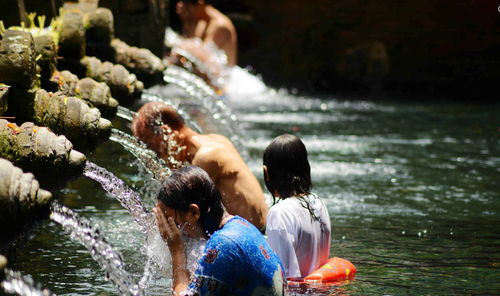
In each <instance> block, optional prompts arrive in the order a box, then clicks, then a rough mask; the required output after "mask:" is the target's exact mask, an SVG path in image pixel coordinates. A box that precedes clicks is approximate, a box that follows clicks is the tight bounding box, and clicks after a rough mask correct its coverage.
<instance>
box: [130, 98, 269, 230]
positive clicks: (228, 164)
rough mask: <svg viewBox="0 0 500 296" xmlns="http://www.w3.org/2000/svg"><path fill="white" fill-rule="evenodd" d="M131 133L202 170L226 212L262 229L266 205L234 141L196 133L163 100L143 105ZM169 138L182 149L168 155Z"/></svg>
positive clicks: (155, 149)
mask: <svg viewBox="0 0 500 296" xmlns="http://www.w3.org/2000/svg"><path fill="white" fill-rule="evenodd" d="M132 133H133V134H134V135H135V136H136V137H138V138H139V139H140V140H141V141H143V142H145V143H146V144H147V145H148V146H149V148H151V149H152V150H154V151H156V152H157V153H158V155H159V156H160V157H161V158H163V159H165V160H167V159H168V157H172V156H173V157H175V158H176V159H177V160H178V161H181V162H183V161H187V162H189V163H190V164H192V165H196V166H199V167H201V168H202V169H204V170H205V171H206V172H207V173H208V175H209V176H210V177H211V178H212V180H213V181H214V183H215V185H216V186H217V188H218V189H219V191H220V192H221V194H222V203H223V204H224V206H225V207H226V210H227V211H228V213H230V214H233V215H239V216H241V217H243V218H245V219H247V220H248V221H250V222H251V223H252V224H253V225H255V227H257V228H258V229H261V230H263V229H264V227H265V225H266V216H267V212H268V207H267V205H266V202H265V199H264V193H263V192H262V189H261V187H260V184H259V182H258V181H257V179H256V178H255V176H254V175H253V173H252V172H251V171H250V169H249V168H248V166H247V165H246V164H245V162H244V160H243V159H242V158H241V156H240V154H239V153H238V151H237V150H236V148H235V147H234V146H233V144H232V143H231V142H230V141H229V140H228V139H227V138H226V137H224V136H222V135H217V134H199V133H197V132H195V131H193V130H192V129H191V128H189V127H188V126H187V125H186V124H185V123H184V120H183V119H182V117H180V116H179V114H178V113H177V111H176V110H175V109H173V108H172V107H170V106H168V105H165V104H162V103H154V102H153V103H147V104H145V105H144V106H142V107H141V108H140V109H139V111H138V113H137V116H136V117H135V118H134V120H133V122H132ZM169 141H176V142H177V143H178V145H179V146H183V148H184V149H182V150H181V151H180V153H177V155H170V153H169V151H168V150H169V149H166V147H168V142H169Z"/></svg>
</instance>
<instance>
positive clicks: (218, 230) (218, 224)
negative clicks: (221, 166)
mask: <svg viewBox="0 0 500 296" xmlns="http://www.w3.org/2000/svg"><path fill="white" fill-rule="evenodd" d="M153 212H154V214H155V216H156V220H157V223H158V227H159V230H160V234H161V236H162V237H163V239H164V240H165V241H166V242H167V245H168V248H169V249H170V254H171V257H172V275H173V283H172V289H173V294H174V295H286V294H287V289H286V279H285V277H284V273H283V270H282V267H281V264H280V261H279V258H278V256H277V255H276V254H275V253H274V252H273V250H272V249H271V248H270V247H269V245H268V243H267V242H266V240H265V239H264V237H263V236H262V234H261V233H260V232H259V231H258V230H257V228H255V227H254V226H253V225H251V224H250V223H249V222H248V221H247V220H245V219H243V218H241V217H239V216H232V215H229V214H228V213H227V212H225V210H224V207H223V206H222V203H221V195H220V193H219V191H218V190H217V188H216V187H215V184H214V183H213V182H212V180H211V179H210V177H209V176H208V174H207V173H206V172H205V171H204V170H202V169H201V168H199V167H196V166H186V167H183V168H180V169H178V170H174V171H173V173H172V175H171V176H170V177H169V178H168V179H166V180H165V181H164V183H163V184H162V186H161V189H160V192H159V194H158V203H157V204H156V207H155V208H154V209H153ZM183 235H185V236H188V237H191V238H205V239H206V238H208V241H207V244H206V246H205V249H204V253H203V256H202V258H201V259H200V260H199V261H198V266H197V268H196V271H195V273H194V275H191V274H190V272H189V270H188V268H187V259H186V247H185V244H184V239H183Z"/></svg>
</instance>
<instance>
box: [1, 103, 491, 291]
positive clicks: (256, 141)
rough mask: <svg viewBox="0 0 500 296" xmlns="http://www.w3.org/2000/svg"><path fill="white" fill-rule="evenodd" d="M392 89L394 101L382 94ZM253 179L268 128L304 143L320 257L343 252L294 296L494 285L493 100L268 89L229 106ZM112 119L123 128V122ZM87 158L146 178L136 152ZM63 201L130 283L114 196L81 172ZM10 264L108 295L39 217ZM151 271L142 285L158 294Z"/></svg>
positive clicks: (71, 245) (58, 231)
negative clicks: (327, 229)
mask: <svg viewBox="0 0 500 296" xmlns="http://www.w3.org/2000/svg"><path fill="white" fill-rule="evenodd" d="M394 99H397V98H394ZM234 107H235V109H236V113H237V114H238V116H239V120H240V122H241V123H242V127H243V130H244V143H246V146H247V148H248V149H249V152H250V155H251V160H250V162H249V165H250V167H251V168H252V170H253V171H254V173H255V174H256V175H257V177H258V178H259V180H261V181H262V173H261V155H262V150H263V149H264V148H265V146H266V145H267V144H268V143H269V142H270V141H271V139H272V138H274V137H275V136H277V135H280V134H282V133H295V134H296V135H298V136H300V137H301V138H302V139H303V140H304V142H305V144H306V147H307V148H308V151H309V157H310V159H309V160H310V162H311V168H312V178H313V183H314V191H315V192H316V193H318V195H319V196H320V197H322V198H323V200H324V202H325V203H326V205H327V207H328V209H329V212H330V216H331V219H332V249H331V256H339V257H343V258H346V259H349V260H350V261H352V262H353V263H354V264H355V265H356V267H357V269H358V273H357V275H356V278H355V279H354V280H353V281H351V282H349V283H342V284H341V285H340V286H329V287H317V288H315V289H311V288H310V287H295V288H293V290H292V292H293V293H294V294H304V295H311V294H314V293H315V294H322V295H327V294H333V295H408V294H412V295H464V294H465V295H471V294H481V295H494V294H500V280H499V279H500V226H499V225H500V182H499V181H500V178H499V176H500V174H499V173H500V148H499V143H500V130H499V128H500V116H499V111H500V108H499V107H500V106H499V105H470V104H455V103H448V104H441V103H429V102H426V103H419V104H417V103H406V104H405V103H398V102H397V101H394V102H380V103H375V102H369V101H344V100H338V99H316V98H297V97H293V96H288V95H286V94H280V93H277V94H273V95H268V96H264V97H259V98H255V101H254V102H248V101H246V102H245V103H238V104H235V106H234ZM114 124H115V125H116V126H118V127H119V128H120V129H122V130H125V131H128V130H127V124H126V122H125V121H124V120H122V119H115V120H114ZM89 159H90V160H91V161H93V162H95V163H96V164H98V165H100V166H102V167H104V168H107V169H108V170H109V171H111V172H113V173H114V174H116V175H117V176H119V177H120V178H122V179H123V180H124V181H125V182H126V183H127V184H128V185H130V186H132V187H134V188H135V189H136V190H137V191H139V192H141V193H142V198H143V200H144V201H145V203H146V204H147V205H148V207H150V206H151V205H152V204H153V203H154V193H155V188H156V183H155V182H152V181H150V180H149V177H148V175H147V174H145V173H144V172H143V170H142V168H141V165H140V164H139V163H138V162H137V160H136V159H135V158H134V157H133V156H131V155H130V154H129V153H128V152H126V151H125V150H124V149H122V148H121V146H119V145H118V144H116V143H112V142H108V143H105V144H103V145H102V146H100V147H99V148H98V149H97V150H96V151H94V152H92V153H91V154H90V156H89ZM59 195H60V201H61V203H63V204H65V205H67V206H68V207H70V208H72V209H74V210H75V211H77V212H78V213H79V214H80V215H81V216H83V217H86V218H88V219H90V220H91V221H92V222H93V223H95V225H97V226H98V227H99V228H100V229H101V230H102V231H103V232H104V234H105V236H106V237H107V238H108V240H109V242H110V243H111V244H112V245H114V246H115V247H116V248H117V249H118V250H119V251H120V252H121V253H122V254H123V257H124V260H125V262H126V264H127V266H126V267H127V270H128V271H129V272H131V273H133V274H134V275H135V276H136V278H137V279H139V278H140V276H141V275H142V272H143V267H144V260H145V256H144V255H143V254H142V253H141V248H143V245H144V237H143V235H142V234H141V232H140V230H139V228H138V227H137V225H135V223H134V221H133V220H132V218H131V217H130V215H129V214H128V213H127V211H126V210H124V209H123V208H122V207H121V206H120V204H119V203H118V202H117V201H116V200H114V199H113V198H112V197H111V196H109V195H107V194H105V193H104V191H103V190H102V189H101V187H100V185H99V184H97V183H96V182H94V181H91V180H88V179H86V178H84V177H81V178H79V179H78V180H75V181H73V182H71V183H70V184H69V185H68V187H67V188H65V189H63V190H61V192H60V193H59ZM9 259H10V262H11V265H10V267H11V268H12V269H15V270H19V271H22V272H23V274H30V275H32V276H33V278H34V279H35V281H37V282H39V283H41V284H42V286H43V287H46V288H48V289H50V290H51V291H52V292H55V293H57V294H61V295H69V294H71V295H89V294H97V295H112V294H117V292H116V290H115V289H114V287H113V286H112V285H111V284H109V283H108V282H107V281H106V280H105V279H104V274H103V272H102V270H101V269H100V267H99V266H98V265H97V264H96V263H95V262H94V261H93V260H92V259H91V257H90V255H89V253H88V251H86V250H85V249H84V248H83V247H81V246H80V245H79V244H78V243H76V242H73V241H71V240H70V238H69V236H68V235H67V234H65V233H64V232H62V228H61V227H60V226H59V225H56V224H55V223H54V222H50V221H44V222H43V223H41V225H39V226H38V227H37V228H35V229H34V230H33V231H32V233H31V234H30V236H29V238H28V239H27V240H25V241H24V242H21V243H19V244H18V246H16V248H15V250H13V251H12V252H11V254H10V258H9ZM169 285H170V284H169V281H168V280H166V279H162V278H161V276H158V279H157V280H155V281H154V282H153V283H152V284H151V287H150V288H149V289H148V290H147V291H146V292H147V294H164V293H166V292H169V290H168V286H169Z"/></svg>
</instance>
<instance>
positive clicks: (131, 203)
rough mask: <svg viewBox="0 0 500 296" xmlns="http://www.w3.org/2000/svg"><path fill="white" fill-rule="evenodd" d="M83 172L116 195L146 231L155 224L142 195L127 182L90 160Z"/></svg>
mask: <svg viewBox="0 0 500 296" xmlns="http://www.w3.org/2000/svg"><path fill="white" fill-rule="evenodd" d="M83 174H84V175H85V176H87V177H89V178H90V179H92V180H95V181H97V182H99V183H100V184H101V186H102V188H103V189H104V190H106V192H108V193H109V194H111V195H112V196H114V197H115V198H116V199H117V200H118V201H119V202H120V204H121V205H122V206H123V207H124V208H125V209H127V210H128V212H129V213H130V215H131V216H132V218H134V220H135V221H136V222H137V224H139V226H141V228H142V230H143V232H144V233H147V232H148V231H149V229H151V227H152V225H153V224H154V221H153V218H152V216H151V215H150V213H149V212H148V211H147V210H146V209H145V207H144V206H143V204H142V200H141V198H140V196H139V195H138V194H137V193H136V192H135V191H134V190H132V189H131V188H130V187H128V186H127V185H126V184H125V182H123V181H122V180H121V179H120V178H118V177H116V176H115V175H113V174H112V173H111V172H109V171H108V170H106V169H105V168H102V167H100V166H98V165H96V164H95V163H93V162H90V161H87V163H86V164H85V169H84V171H83Z"/></svg>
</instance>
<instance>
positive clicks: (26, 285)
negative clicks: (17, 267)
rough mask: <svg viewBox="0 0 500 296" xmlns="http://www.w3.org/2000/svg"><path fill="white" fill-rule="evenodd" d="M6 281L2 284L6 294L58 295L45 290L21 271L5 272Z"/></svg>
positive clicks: (28, 295) (29, 295)
mask: <svg viewBox="0 0 500 296" xmlns="http://www.w3.org/2000/svg"><path fill="white" fill-rule="evenodd" d="M4 272H5V279H4V280H3V281H2V282H1V283H0V286H1V287H2V288H3V290H4V291H5V293H8V294H17V295H21V296H51V295H54V296H55V295H56V294H53V293H52V292H50V291H49V290H47V289H43V290H42V288H41V287H40V285H39V284H36V283H35V282H34V281H33V278H32V277H31V276H28V275H24V276H23V275H22V274H21V273H20V272H19V271H13V270H10V269H8V268H6V269H5V270H4Z"/></svg>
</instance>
